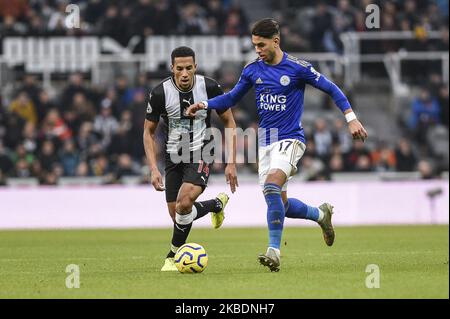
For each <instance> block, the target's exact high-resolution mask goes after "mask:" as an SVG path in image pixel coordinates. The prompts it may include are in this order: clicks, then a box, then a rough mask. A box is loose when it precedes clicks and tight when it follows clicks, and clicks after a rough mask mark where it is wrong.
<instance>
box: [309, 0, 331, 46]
mask: <svg viewBox="0 0 450 319" xmlns="http://www.w3.org/2000/svg"><path fill="white" fill-rule="evenodd" d="M312 24H313V26H314V28H313V29H312V32H311V35H310V42H311V44H312V49H313V50H314V51H317V52H323V51H325V49H324V46H323V37H324V35H325V32H327V31H328V30H331V29H332V25H333V17H332V15H331V13H330V11H329V9H328V6H327V4H326V2H324V1H317V5H316V10H315V16H314V18H313V19H312Z"/></svg>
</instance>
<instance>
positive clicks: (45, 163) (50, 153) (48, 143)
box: [38, 139, 59, 172]
mask: <svg viewBox="0 0 450 319" xmlns="http://www.w3.org/2000/svg"><path fill="white" fill-rule="evenodd" d="M38 157H39V161H40V162H41V165H42V168H43V170H44V171H46V172H51V171H52V169H53V165H54V164H56V163H57V162H58V160H59V159H58V156H57V154H56V150H55V144H54V143H53V142H52V140H50V139H47V140H44V142H43V143H42V148H41V152H40V154H39V155H38Z"/></svg>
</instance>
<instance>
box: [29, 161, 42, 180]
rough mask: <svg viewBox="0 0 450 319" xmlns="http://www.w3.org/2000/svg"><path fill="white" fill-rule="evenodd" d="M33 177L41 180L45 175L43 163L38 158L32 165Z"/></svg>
mask: <svg viewBox="0 0 450 319" xmlns="http://www.w3.org/2000/svg"><path fill="white" fill-rule="evenodd" d="M30 172H31V176H32V177H35V178H38V179H40V178H41V177H42V175H43V174H44V173H45V172H44V171H43V169H42V165H41V162H40V161H39V159H38V158H35V159H34V160H33V162H31V165H30Z"/></svg>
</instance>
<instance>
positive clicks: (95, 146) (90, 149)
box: [76, 122, 101, 160]
mask: <svg viewBox="0 0 450 319" xmlns="http://www.w3.org/2000/svg"><path fill="white" fill-rule="evenodd" d="M76 142H77V146H78V149H79V150H80V159H82V160H89V159H90V158H91V157H92V156H94V155H95V153H96V152H98V151H100V150H101V144H100V138H99V136H98V135H97V134H95V132H94V130H93V124H92V122H83V123H82V124H81V127H80V131H79V133H78V136H77V141H76Z"/></svg>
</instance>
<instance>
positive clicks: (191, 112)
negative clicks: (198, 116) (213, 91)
mask: <svg viewBox="0 0 450 319" xmlns="http://www.w3.org/2000/svg"><path fill="white" fill-rule="evenodd" d="M205 108H206V107H205V105H204V104H203V103H194V104H192V105H189V107H188V108H187V109H186V116H190V117H194V116H195V113H197V111H200V110H204V109H205Z"/></svg>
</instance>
